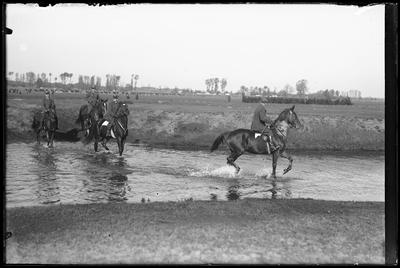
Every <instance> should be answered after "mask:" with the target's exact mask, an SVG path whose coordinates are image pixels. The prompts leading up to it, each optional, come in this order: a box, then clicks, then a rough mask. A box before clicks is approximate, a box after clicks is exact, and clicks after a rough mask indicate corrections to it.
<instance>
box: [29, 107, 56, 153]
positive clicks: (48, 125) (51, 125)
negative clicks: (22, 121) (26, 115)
mask: <svg viewBox="0 0 400 268" xmlns="http://www.w3.org/2000/svg"><path fill="white" fill-rule="evenodd" d="M32 128H33V130H34V131H35V133H36V140H37V142H38V143H39V144H40V133H41V132H42V130H44V131H45V132H46V138H47V146H48V147H53V141H54V134H55V132H56V118H55V116H54V114H53V113H51V112H50V111H46V112H41V113H35V115H34V116H33V122H32Z"/></svg>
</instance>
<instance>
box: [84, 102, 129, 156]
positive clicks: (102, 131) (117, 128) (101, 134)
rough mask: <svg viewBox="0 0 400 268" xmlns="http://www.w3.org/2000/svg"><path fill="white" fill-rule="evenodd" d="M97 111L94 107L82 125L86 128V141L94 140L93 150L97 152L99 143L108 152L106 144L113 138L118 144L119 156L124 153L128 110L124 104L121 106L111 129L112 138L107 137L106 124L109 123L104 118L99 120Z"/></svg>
mask: <svg viewBox="0 0 400 268" xmlns="http://www.w3.org/2000/svg"><path fill="white" fill-rule="evenodd" d="M99 113H100V111H99V109H98V107H95V108H94V109H92V111H91V113H89V117H88V118H87V119H86V120H85V122H84V125H85V126H88V128H87V132H88V135H87V137H86V141H87V142H90V141H91V140H92V139H93V138H94V150H95V151H96V152H97V151H98V144H99V142H100V143H101V145H102V146H103V147H104V148H105V149H106V150H107V151H108V150H109V149H108V147H107V142H108V141H109V140H110V139H111V138H115V139H116V140H117V144H118V151H119V155H120V156H121V155H122V153H123V151H124V146H125V141H126V137H127V136H128V114H129V110H128V107H127V105H126V104H125V103H123V104H121V106H120V108H119V110H118V112H117V117H116V118H114V124H113V127H112V129H111V131H112V133H111V134H112V135H113V136H107V124H110V122H108V121H106V120H105V119H104V118H100V119H96V118H99Z"/></svg>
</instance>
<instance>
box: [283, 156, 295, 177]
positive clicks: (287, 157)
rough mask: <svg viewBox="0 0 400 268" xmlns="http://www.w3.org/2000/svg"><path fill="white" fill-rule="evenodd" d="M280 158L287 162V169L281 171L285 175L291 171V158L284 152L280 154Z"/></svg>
mask: <svg viewBox="0 0 400 268" xmlns="http://www.w3.org/2000/svg"><path fill="white" fill-rule="evenodd" d="M281 156H282V157H283V158H286V159H288V160H289V165H288V167H287V168H285V169H284V170H283V175H285V174H286V173H288V172H289V171H290V170H291V169H292V163H293V158H292V157H291V156H290V155H289V154H288V153H287V152H286V151H283V152H281Z"/></svg>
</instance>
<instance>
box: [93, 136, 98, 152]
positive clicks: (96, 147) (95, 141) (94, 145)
mask: <svg viewBox="0 0 400 268" xmlns="http://www.w3.org/2000/svg"><path fill="white" fill-rule="evenodd" d="M93 147H94V151H95V152H97V151H98V150H99V141H98V140H97V139H95V140H94V144H93Z"/></svg>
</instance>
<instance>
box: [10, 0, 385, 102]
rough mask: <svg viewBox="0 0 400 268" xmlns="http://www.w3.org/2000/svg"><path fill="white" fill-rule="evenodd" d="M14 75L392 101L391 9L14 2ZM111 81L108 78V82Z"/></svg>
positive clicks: (313, 6) (12, 45) (12, 39)
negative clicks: (388, 90) (212, 84)
mask: <svg viewBox="0 0 400 268" xmlns="http://www.w3.org/2000/svg"><path fill="white" fill-rule="evenodd" d="M6 15H7V20H6V22H7V27H9V28H11V29H12V30H13V34H12V35H10V36H7V71H13V72H20V73H21V72H29V71H33V72H35V73H42V72H45V73H53V77H54V74H57V75H58V74H60V73H62V72H69V73H73V74H74V76H73V80H75V81H76V80H77V78H78V74H82V75H97V76H102V77H105V75H106V74H117V75H121V76H122V78H121V82H122V83H123V85H125V83H129V82H130V77H131V74H139V76H140V79H139V81H138V86H147V85H151V86H155V87H159V86H162V87H164V86H165V87H175V86H177V87H180V88H192V89H199V90H205V82H204V81H205V79H207V78H210V77H218V78H226V79H227V81H228V85H227V88H226V89H227V90H228V91H230V90H232V91H237V90H239V89H240V86H241V85H245V86H265V85H266V86H268V87H270V88H271V89H274V88H276V89H277V90H280V89H282V87H283V86H284V85H285V84H290V85H292V86H295V84H296V82H297V81H298V80H300V79H307V80H308V82H309V88H310V91H311V92H315V91H318V90H325V89H335V90H339V91H342V90H350V89H357V90H360V91H361V92H362V96H363V97H367V96H371V97H384V92H385V80H384V63H385V61H384V37H385V35H384V33H385V30H384V5H377V6H369V7H363V8H359V7H356V6H337V5H322V4H319V5H309V4H305V5H289V4H288V5H282V4H281V5H270V4H264V5H261V4H243V5H232V4H229V5H223V4H217V5H205V4H187V5H165V4H163V5H156V4H135V5H119V6H102V7H99V6H97V7H93V6H87V5H78V4H68V5H56V6H53V7H39V6H38V5H20V4H13V5H7V11H6ZM104 82H105V78H103V84H104Z"/></svg>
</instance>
